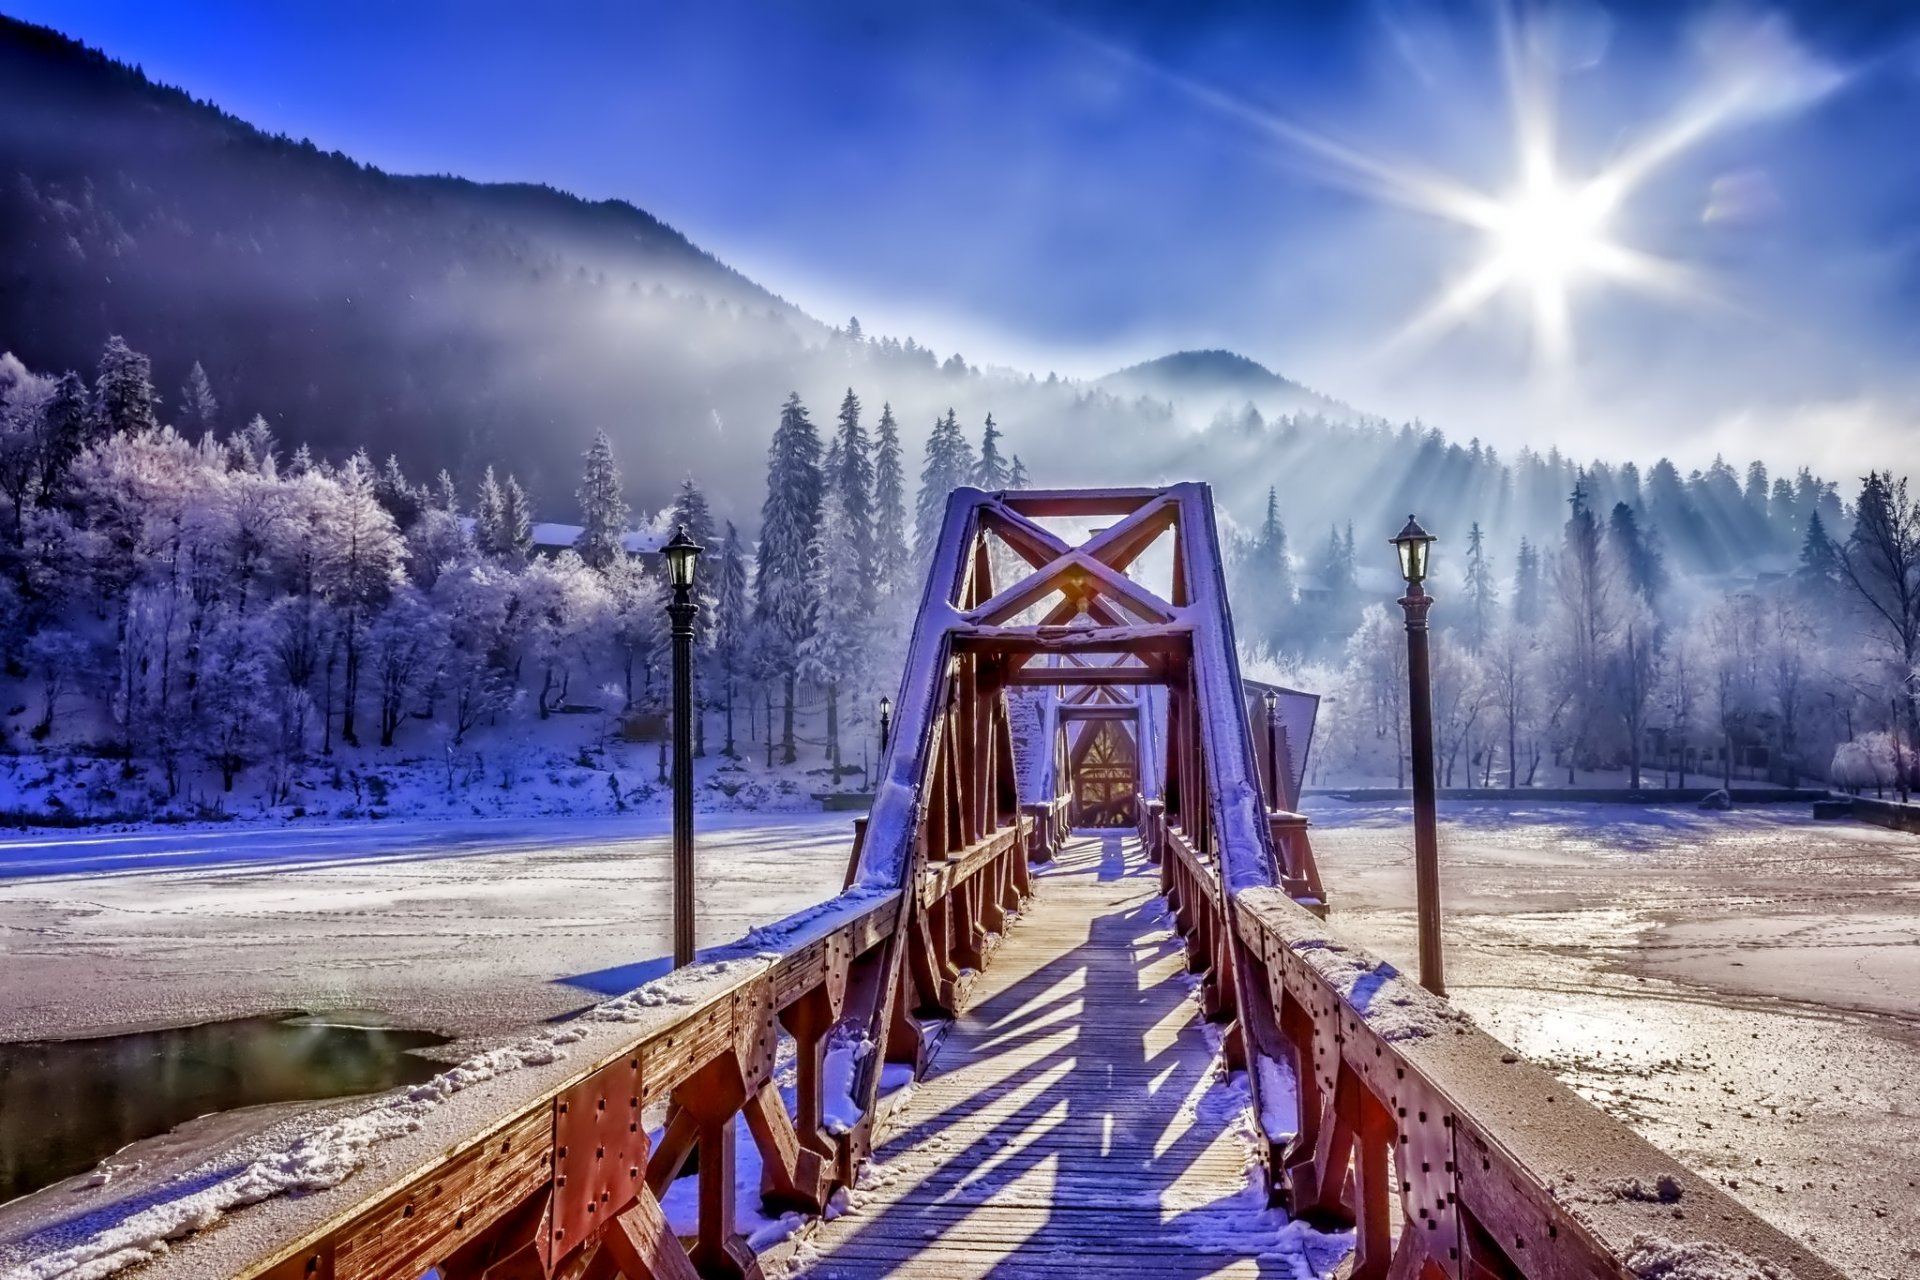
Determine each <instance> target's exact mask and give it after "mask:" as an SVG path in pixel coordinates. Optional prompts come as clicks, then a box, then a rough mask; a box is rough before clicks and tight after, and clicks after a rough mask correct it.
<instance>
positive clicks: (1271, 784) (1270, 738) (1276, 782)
mask: <svg viewBox="0 0 1920 1280" xmlns="http://www.w3.org/2000/svg"><path fill="white" fill-rule="evenodd" d="M1260 705H1261V706H1263V707H1265V708H1266V709H1267V808H1269V809H1278V808H1279V807H1280V743H1279V740H1278V739H1277V738H1276V737H1275V736H1274V735H1275V732H1276V726H1275V723H1274V720H1275V715H1276V712H1277V710H1278V708H1279V706H1280V695H1279V694H1277V693H1275V692H1274V691H1273V690H1271V689H1269V690H1267V691H1266V692H1265V693H1263V694H1261V695H1260Z"/></svg>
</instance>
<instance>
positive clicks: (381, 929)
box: [0, 813, 853, 1040]
mask: <svg viewBox="0 0 1920 1280" xmlns="http://www.w3.org/2000/svg"><path fill="white" fill-rule="evenodd" d="M670 830H671V828H670V825H669V819H668V818H667V817H666V816H665V815H660V814H647V815H640V816H629V817H618V818H583V819H566V818H541V819H513V820H496V821H468V822H383V823H378V824H371V825H365V824H361V825H350V826H336V827H311V828H254V829H245V828H240V829H236V828H233V827H225V826H222V827H214V828H210V829H206V830H199V831H184V830H166V829H161V830H152V831H147V832H141V833H137V834H112V835H109V834H100V833H97V832H53V833H44V834H41V833H36V834H26V835H13V836H9V837H7V838H5V839H4V840H0V966H4V969H5V972H6V975H7V979H6V982H5V983H4V984H0V1027H4V1028H5V1031H4V1036H5V1038H6V1039H9V1040H25V1039H35V1038H46V1037H54V1036H74V1035H98V1034H104V1033H109V1032H116V1031H125V1030H130V1029H135V1028H146V1027H155V1026H178V1025H181V1024H185V1023H193V1022H205V1021H209V1020H212V1019H216V1018H227V1017H238V1016H242V1015H247V1014H257V1013H266V1012H271V1011H274V1010H281V1009H305V1010H309V1011H311V1012H328V1013H348V1014H353V1015H356V1016H358V1017H360V1018H372V1019H376V1020H378V1021H381V1022H385V1023H389V1024H392V1025H400V1026H409V1027H419V1028H424V1029H427V1030H432V1031H438V1032H441V1033H443V1034H447V1035H451V1036H456V1037H470V1036H488V1035H495V1034H500V1033H504V1032H509V1031H515V1030H519V1029H520V1028H523V1027H525V1026H527V1025H528V1024H530V1023H535V1022H539V1021H542V1020H545V1019H548V1018H552V1017H555V1016H557V1015H561V1014H565V1013H569V1012H572V1011H574V1010H577V1009H580V1008H582V1007H584V1006H586V1005H589V1004H593V1003H595V1002H596V1001H598V1000H600V999H602V998H604V997H605V996H607V995H610V994H615V993H618V992H622V991H626V990H629V989H630V988H632V987H634V986H637V985H638V984H640V983H641V982H644V981H646V980H648V979H650V978H653V977H657V976H659V974H661V973H662V972H664V971H665V967H666V966H665V960H664V957H665V956H666V955H667V954H668V953H669V952H670V951H671V949H672V942H671V939H672V934H671V925H672V917H671V911H672V901H671V863H670V856H671V835H670ZM698 833H699V834H698V837H697V839H698V843H697V846H696V861H697V870H698V886H697V892H698V907H699V911H698V924H699V943H700V945H701V946H703V947H705V946H711V945H715V944H718V943H723V942H730V941H732V940H733V939H735V938H738V937H740V936H741V935H742V934H744V933H746V932H747V930H749V929H750V928H752V927H754V926H755V925H758V924H763V923H766V922H768V921H771V920H777V919H779V918H781V917H783V916H785V915H787V914H789V913H791V912H793V911H795V910H798V909H799V908H801V907H803V906H807V905H809V904H811V903H814V902H818V901H820V900H822V899H824V898H827V897H830V896H832V895H833V894H834V893H837V892H838V891H839V889H840V884H841V879H842V877H843V875H844V874H845V871H846V864H847V855H848V852H849V850H850V848H851V845H852V836H853V824H852V815H851V814H845V813H838V814H820V813H814V814H791V815H787V814H781V815H765V814H761V815H751V816H749V815H719V814H716V815H703V816H702V817H701V818H700V819H699V822H698Z"/></svg>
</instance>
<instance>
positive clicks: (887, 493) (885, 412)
mask: <svg viewBox="0 0 1920 1280" xmlns="http://www.w3.org/2000/svg"><path fill="white" fill-rule="evenodd" d="M874 446H875V447H874V455H873V556H874V563H873V573H874V578H875V580H876V581H877V582H878V583H879V585H880V590H881V592H882V594H884V595H887V596H890V597H891V596H898V595H910V594H911V593H912V584H911V582H910V581H909V577H910V575H911V573H912V563H911V561H912V552H911V551H910V549H909V548H908V546H907V472H906V467H905V465H904V464H903V463H902V461H901V458H900V427H899V424H897V423H896V422H895V421H894V419H893V406H892V405H891V404H883V405H881V406H880V424H879V427H878V430H877V433H876V438H875V441H874Z"/></svg>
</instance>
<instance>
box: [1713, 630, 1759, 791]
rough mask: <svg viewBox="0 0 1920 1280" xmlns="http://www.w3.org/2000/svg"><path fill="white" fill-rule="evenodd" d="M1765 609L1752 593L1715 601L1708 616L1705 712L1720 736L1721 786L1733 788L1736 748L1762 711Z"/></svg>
mask: <svg viewBox="0 0 1920 1280" xmlns="http://www.w3.org/2000/svg"><path fill="white" fill-rule="evenodd" d="M1762 618H1763V614H1762V610H1761V607H1760V602H1759V600H1758V599H1756V598H1755V597H1753V596H1751V595H1744V594H1742V595H1732V596H1727V597H1725V598H1724V599H1722V600H1720V601H1719V602H1718V603H1716V604H1715V605H1714V606H1713V607H1712V608H1711V609H1710V610H1708V611H1707V618H1706V639H1707V652H1706V681H1705V687H1706V708H1707V713H1708V715H1709V716H1710V717H1711V720H1712V724H1713V727H1714V728H1715V729H1716V730H1718V731H1719V734H1720V745H1721V750H1720V785H1721V786H1723V787H1730V786H1732V785H1733V760H1734V756H1735V755H1736V754H1737V744H1738V743H1739V741H1740V739H1741V738H1743V737H1744V736H1745V735H1746V733H1747V732H1748V731H1749V730H1750V729H1751V728H1752V726H1753V725H1754V722H1755V720H1756V719H1757V717H1758V716H1759V715H1760V713H1761V711H1762V697H1761V691H1760V657H1761V643H1762V638H1763V634H1764V627H1763V623H1762Z"/></svg>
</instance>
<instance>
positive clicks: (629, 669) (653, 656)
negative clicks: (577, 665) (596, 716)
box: [607, 556, 668, 710]
mask: <svg viewBox="0 0 1920 1280" xmlns="http://www.w3.org/2000/svg"><path fill="white" fill-rule="evenodd" d="M607 610H608V614H607V619H608V628H607V637H608V640H609V641H610V642H611V644H612V646H613V656H614V662H615V664H616V666H617V667H618V669H619V672H620V690H621V696H622V698H623V699H624V701H625V705H626V707H627V708H628V709H629V710H631V709H632V708H633V707H634V706H636V705H638V703H639V702H640V701H641V699H642V698H643V697H644V696H645V695H646V694H647V693H648V692H650V691H651V690H652V688H653V677H654V674H655V672H656V671H657V670H658V668H659V666H660V662H661V658H662V655H663V653H664V652H665V650H666V646H667V641H668V635H667V607H666V598H665V591H664V589H663V586H662V584H661V582H660V580H659V578H658V577H656V576H655V575H653V574H650V573H648V572H647V571H646V569H645V567H644V566H643V565H642V564H641V562H640V561H639V560H637V559H634V558H632V557H628V556H622V557H621V558H620V559H619V560H616V561H614V563H613V564H612V566H610V567H609V569H608V571H607Z"/></svg>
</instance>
